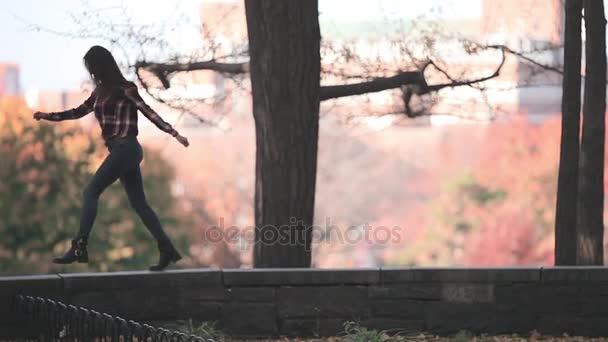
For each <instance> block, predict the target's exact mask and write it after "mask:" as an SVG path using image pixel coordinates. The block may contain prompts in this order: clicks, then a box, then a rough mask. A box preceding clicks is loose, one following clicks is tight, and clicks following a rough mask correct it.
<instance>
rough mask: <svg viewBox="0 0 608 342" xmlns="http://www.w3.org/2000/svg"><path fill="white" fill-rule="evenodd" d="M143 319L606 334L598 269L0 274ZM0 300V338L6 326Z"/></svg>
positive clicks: (606, 286) (294, 332)
mask: <svg viewBox="0 0 608 342" xmlns="http://www.w3.org/2000/svg"><path fill="white" fill-rule="evenodd" d="M17 294H23V295H31V296H41V297H46V298H51V299H58V300H61V301H63V302H65V303H68V304H74V305H78V306H83V307H86V308H89V309H93V310H97V311H101V312H106V313H109V314H113V315H119V316H122V317H124V318H127V319H134V320H138V321H143V322H150V321H156V322H159V321H172V320H187V319H192V320H193V321H218V322H219V325H220V327H222V328H223V329H225V331H227V332H228V333H230V334H234V335H238V336H251V337H271V336H272V337H275V336H279V335H290V336H316V335H319V336H324V335H336V334H337V333H339V332H340V331H341V329H342V325H343V323H344V322H345V321H358V322H362V323H363V324H364V326H365V325H367V326H368V327H369V328H379V329H395V331H398V330H409V331H412V330H413V331H428V332H431V333H436V334H451V333H454V332H457V331H459V330H463V329H468V330H471V331H474V332H477V333H489V334H497V333H507V334H508V333H528V332H530V331H532V330H539V331H542V332H545V333H550V334H556V335H561V334H562V333H564V332H567V333H570V334H576V335H581V336H601V335H602V334H608V325H606V324H605V322H606V321H608V268H606V267H544V268H541V267H507V268H498V267H497V268H480V267H477V268H465V267H455V268H424V267H405V268H402V267H386V268H368V269H230V270H228V269H227V270H219V269H190V270H172V271H165V272H147V271H138V272H116V273H72V274H57V275H43V276H20V277H0V304H4V303H10V301H12V300H13V298H14V297H15V295H17ZM10 310H11V309H10V305H0V339H1V337H2V333H3V332H4V331H8V330H6V329H8V328H7V327H11V326H13V325H14V324H13V323H14V322H12V321H11V320H13V321H14V317H13V316H11V315H12V313H11V311H10Z"/></svg>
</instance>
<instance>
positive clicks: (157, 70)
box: [134, 60, 249, 89]
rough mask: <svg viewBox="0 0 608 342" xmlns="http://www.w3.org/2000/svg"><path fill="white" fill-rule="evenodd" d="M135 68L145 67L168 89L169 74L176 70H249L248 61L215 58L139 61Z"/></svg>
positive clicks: (231, 72)
mask: <svg viewBox="0 0 608 342" xmlns="http://www.w3.org/2000/svg"><path fill="white" fill-rule="evenodd" d="M134 67H135V70H136V71H138V70H139V69H145V70H147V71H149V72H151V73H153V74H154V75H155V76H156V77H157V78H158V79H159V80H160V81H161V83H162V84H163V87H164V88H165V89H169V88H170V87H171V84H170V82H169V76H170V75H172V74H174V73H176V72H187V71H195V70H211V71H216V72H220V73H224V74H245V73H248V72H249V63H247V62H245V63H221V62H217V61H215V60H210V61H204V62H192V63H150V62H144V61H140V62H137V63H135V66H134Z"/></svg>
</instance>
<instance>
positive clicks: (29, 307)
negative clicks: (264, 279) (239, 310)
mask: <svg viewBox="0 0 608 342" xmlns="http://www.w3.org/2000/svg"><path fill="white" fill-rule="evenodd" d="M13 310H14V311H13V312H14V313H15V316H14V317H13V318H14V321H15V323H16V324H17V325H18V335H17V336H16V337H13V338H12V339H11V340H16V341H78V342H80V341H83V342H84V341H103V342H105V341H112V342H114V341H121V342H127V341H137V342H139V341H153V342H156V341H158V342H164V341H183V342H187V341H188V342H194V341H196V342H213V339H212V338H203V337H199V336H194V335H187V334H184V333H181V332H178V331H171V330H168V329H164V328H156V327H153V326H150V325H148V324H143V323H138V322H135V321H132V320H126V319H124V318H121V317H116V316H112V315H108V314H106V313H100V312H97V311H95V310H89V309H85V308H83V307H77V306H74V305H68V304H64V303H61V302H58V301H54V300H51V299H47V298H41V297H32V296H21V295H20V296H17V297H16V298H15V301H14V303H13ZM0 340H2V338H0Z"/></svg>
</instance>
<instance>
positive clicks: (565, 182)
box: [555, 0, 583, 265]
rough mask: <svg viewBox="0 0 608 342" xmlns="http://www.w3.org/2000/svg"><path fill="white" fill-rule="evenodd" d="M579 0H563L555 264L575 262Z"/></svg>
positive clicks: (580, 11) (579, 104) (579, 96)
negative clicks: (562, 52) (560, 127)
mask: <svg viewBox="0 0 608 342" xmlns="http://www.w3.org/2000/svg"><path fill="white" fill-rule="evenodd" d="M582 10H583V1H582V0H566V3H565V9H564V13H565V16H566V20H565V33H564V78H563V81H562V134H561V147H560V155H559V176H558V182H557V205H556V210H555V264H556V265H575V264H576V217H577V215H576V211H577V203H578V202H577V192H578V160H579V137H580V111H581V49H582V42H581V21H582Z"/></svg>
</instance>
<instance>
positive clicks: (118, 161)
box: [77, 148, 128, 241]
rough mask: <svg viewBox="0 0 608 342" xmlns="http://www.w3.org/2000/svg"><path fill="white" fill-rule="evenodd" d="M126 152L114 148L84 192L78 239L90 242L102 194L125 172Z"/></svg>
mask: <svg viewBox="0 0 608 342" xmlns="http://www.w3.org/2000/svg"><path fill="white" fill-rule="evenodd" d="M124 152H125V151H124V150H121V149H119V148H114V149H113V150H112V151H111V152H110V154H109V155H108V156H107V157H106V159H105V160H104V161H103V163H101V166H99V169H97V172H95V175H94V176H93V178H92V179H91V181H90V182H89V184H88V185H87V187H86V188H85V190H84V192H83V202H82V213H81V216H80V230H79V231H78V236H77V237H78V238H83V239H84V240H85V241H87V240H88V238H89V234H90V232H91V229H92V228H93V223H94V222H95V216H97V205H98V202H99V196H101V193H102V192H103V191H104V190H105V189H106V188H107V187H108V186H110V185H111V184H112V183H114V182H115V181H116V180H117V179H118V178H119V177H120V175H121V174H122V173H123V172H124V168H125V166H128V165H125V164H126V163H125V159H126V158H125V157H126V156H125V153H124Z"/></svg>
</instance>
